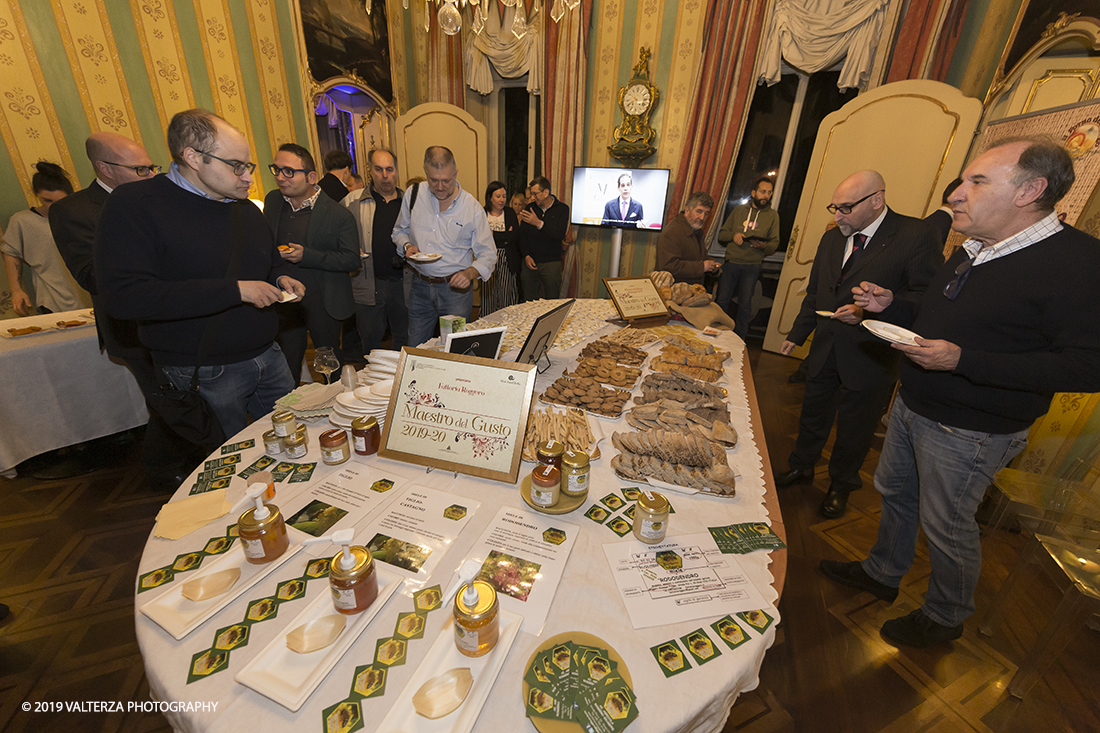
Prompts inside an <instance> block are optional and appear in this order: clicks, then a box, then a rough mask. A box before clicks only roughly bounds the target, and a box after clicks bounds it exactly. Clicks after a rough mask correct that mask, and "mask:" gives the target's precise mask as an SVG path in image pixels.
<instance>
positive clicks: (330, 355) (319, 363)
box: [313, 346, 340, 384]
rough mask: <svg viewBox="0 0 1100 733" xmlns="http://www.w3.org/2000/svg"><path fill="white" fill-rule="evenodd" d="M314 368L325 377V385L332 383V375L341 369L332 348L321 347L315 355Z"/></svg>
mask: <svg viewBox="0 0 1100 733" xmlns="http://www.w3.org/2000/svg"><path fill="white" fill-rule="evenodd" d="M313 368H314V369H316V370H317V371H319V372H321V374H324V375H325V384H330V383H331V375H332V373H333V372H334V371H336V370H337V369H339V368H340V361H339V360H338V359H337V358H336V354H335V353H334V352H333V350H332V347H331V346H320V347H318V348H317V350H316V351H315V352H314V355H313Z"/></svg>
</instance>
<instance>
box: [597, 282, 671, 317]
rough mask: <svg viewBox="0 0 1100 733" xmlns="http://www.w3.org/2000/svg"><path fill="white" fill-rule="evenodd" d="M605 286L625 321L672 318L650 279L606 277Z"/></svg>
mask: <svg viewBox="0 0 1100 733" xmlns="http://www.w3.org/2000/svg"><path fill="white" fill-rule="evenodd" d="M603 284H604V287H606V288H607V292H608V293H609V294H610V295H611V302H612V303H614V304H615V310H617V311H618V312H619V316H620V317H621V318H622V319H623V320H624V321H642V320H651V319H657V318H664V319H665V320H667V319H668V318H669V317H670V315H669V312H668V307H667V306H666V305H665V301H664V300H663V299H662V298H661V294H660V293H658V292H657V286H656V285H654V284H653V281H652V280H650V279H649V278H648V277H645V276H642V277H605V278H604V279H603Z"/></svg>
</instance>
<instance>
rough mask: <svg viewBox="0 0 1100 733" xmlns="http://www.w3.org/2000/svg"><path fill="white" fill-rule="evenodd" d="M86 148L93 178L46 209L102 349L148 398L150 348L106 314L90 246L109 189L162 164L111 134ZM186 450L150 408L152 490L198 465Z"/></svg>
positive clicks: (133, 326)
mask: <svg viewBox="0 0 1100 733" xmlns="http://www.w3.org/2000/svg"><path fill="white" fill-rule="evenodd" d="M84 148H85V151H86V153H87V155H88V160H89V161H90V162H91V164H92V168H93V169H94V170H95V174H96V178H95V180H93V181H92V182H91V183H90V184H89V185H88V186H87V187H86V188H84V189H82V190H80V191H77V192H76V193H74V194H72V195H70V196H66V197H65V198H63V199H61V200H60V201H58V202H57V203H55V204H54V205H52V206H50V216H49V219H50V231H51V232H52V233H53V238H54V242H55V243H56V244H57V249H58V251H59V252H60V253H61V257H62V259H64V260H65V265H66V266H67V267H68V268H69V272H71V273H72V275H73V278H74V279H75V280H76V281H77V283H79V284H80V287H82V288H84V289H85V290H87V291H88V292H89V293H90V294H91V296H92V305H93V306H94V308H95V315H96V319H95V327H96V331H97V332H98V334H99V346H100V348H101V349H104V350H106V352H107V354H108V355H110V356H111V357H113V358H115V359H119V360H121V361H123V362H124V363H125V364H126V366H127V367H128V368H129V369H130V372H131V373H132V374H133V375H134V380H135V381H136V382H137V384H138V388H139V389H141V393H142V394H143V395H145V396H146V398H148V395H149V394H150V393H151V392H152V391H154V390H156V388H157V386H158V379H157V376H156V374H155V372H154V371H153V361H152V359H151V358H150V357H149V350H148V349H146V348H145V347H144V346H143V345H142V344H141V341H140V340H139V339H138V335H137V321H124V320H121V319H118V318H113V317H112V316H110V315H108V313H107V308H106V307H105V306H104V305H103V302H102V299H101V297H100V295H99V288H98V287H97V285H96V279H95V261H94V259H93V256H92V247H93V245H94V244H95V235H96V230H97V229H98V228H99V215H100V213H101V212H102V210H103V205H104V204H105V203H106V202H107V197H108V196H109V195H110V194H111V191H113V190H114V189H115V188H117V187H118V186H121V185H122V184H124V183H130V182H132V181H140V180H143V179H145V178H150V177H152V176H155V175H156V174H157V173H159V172H160V166H158V165H153V161H152V160H150V158H149V153H147V152H145V148H143V147H142V146H141V145H139V144H137V143H136V142H134V141H133V140H131V139H129V138H127V137H123V136H122V135H118V134H116V133H113V132H97V133H95V134H93V135H91V136H90V137H89V138H88V139H87V140H86V141H85V143H84ZM189 451H190V444H188V443H186V442H185V441H183V440H181V439H179V438H177V437H176V436H175V433H174V432H173V431H172V429H171V428H169V427H168V426H167V425H166V424H165V423H164V421H163V420H162V419H161V418H160V416H159V415H158V414H157V413H156V412H155V411H154V410H151V409H150V410H149V424H148V426H147V427H146V429H145V442H144V444H143V446H142V456H141V463H142V467H143V468H144V469H145V474H146V477H147V480H148V481H149V482H150V483H151V484H153V485H154V487H155V488H163V489H171V490H175V489H176V488H178V487H179V485H180V482H182V481H183V479H184V478H185V477H186V476H187V474H188V473H190V472H191V469H192V468H193V467H194V463H195V462H196V460H195V459H194V458H190V457H188V456H187V453H188V452H189Z"/></svg>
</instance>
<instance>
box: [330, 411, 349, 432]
mask: <svg viewBox="0 0 1100 733" xmlns="http://www.w3.org/2000/svg"><path fill="white" fill-rule="evenodd" d="M328 421H329V422H330V423H332V424H333V425H335V426H336V427H338V428H344V429H345V430H350V429H351V420H349V419H347V418H346V417H344V416H343V415H339V414H337V413H335V412H333V413H332V414H331V415H329V416H328Z"/></svg>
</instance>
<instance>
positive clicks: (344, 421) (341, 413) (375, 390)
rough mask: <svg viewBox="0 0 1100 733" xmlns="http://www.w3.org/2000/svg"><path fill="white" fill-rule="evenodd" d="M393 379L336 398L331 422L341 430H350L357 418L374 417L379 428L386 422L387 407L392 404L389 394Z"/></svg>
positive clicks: (330, 416) (330, 417)
mask: <svg viewBox="0 0 1100 733" xmlns="http://www.w3.org/2000/svg"><path fill="white" fill-rule="evenodd" d="M392 386H393V379H392V378H391V379H389V380H384V381H381V382H376V383H375V384H372V385H369V386H365V387H359V388H357V389H356V390H355V391H354V392H344V393H343V394H342V395H340V396H339V397H337V398H336V403H335V404H334V405H333V406H332V414H331V415H329V421H330V422H331V423H332V424H333V425H336V426H337V427H341V428H350V427H351V421H352V420H354V419H355V418H357V417H373V418H375V419H376V420H378V424H379V426H381V425H384V424H385V422H386V407H387V406H388V405H389V403H390V398H389V393H390V388H391V387H392Z"/></svg>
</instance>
